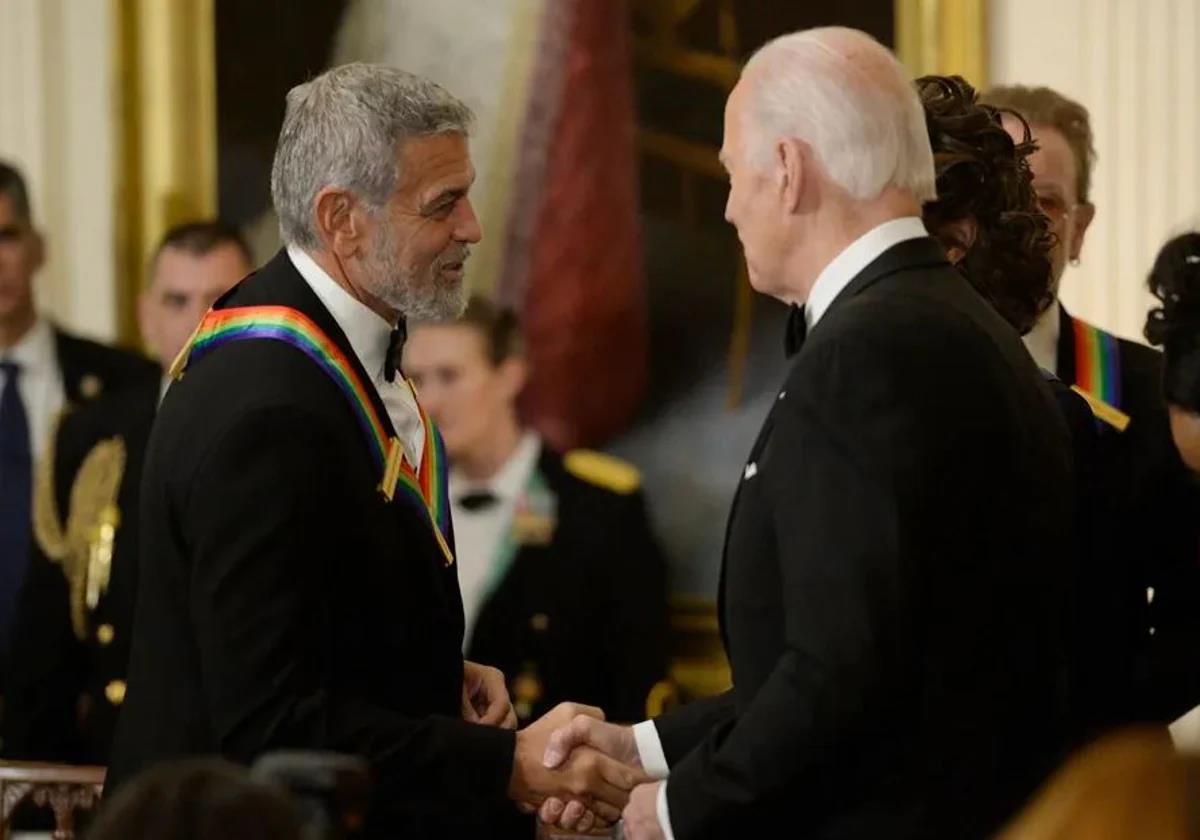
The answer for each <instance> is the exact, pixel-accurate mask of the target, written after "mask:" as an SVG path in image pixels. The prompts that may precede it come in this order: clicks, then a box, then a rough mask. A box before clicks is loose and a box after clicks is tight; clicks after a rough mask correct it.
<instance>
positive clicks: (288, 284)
mask: <svg viewBox="0 0 1200 840" xmlns="http://www.w3.org/2000/svg"><path fill="white" fill-rule="evenodd" d="M271 305H275V306H290V307H291V308H292V309H295V310H297V311H299V312H301V313H303V314H305V315H307V316H308V317H309V318H311V319H312V321H313V323H315V324H316V325H317V326H318V327H320V329H321V332H323V333H325V335H327V336H328V337H329V340H330V341H332V342H333V343H334V344H335V345H337V347H338V349H339V350H341V351H342V352H343V353H344V354H345V355H346V358H347V359H349V360H350V365H351V366H352V367H353V368H354V372H355V373H357V374H358V376H359V378H361V379H362V381H363V385H364V387H366V389H367V394H368V396H369V397H370V399H371V404H372V405H374V406H375V411H376V412H377V413H378V414H379V418H380V420H381V421H382V422H383V425H384V430H385V431H386V432H387V434H388V437H395V436H396V429H395V428H394V427H393V426H392V418H391V417H390V416H389V415H388V412H387V407H386V406H385V405H384V404H383V400H382V399H381V398H380V396H379V392H378V391H377V390H376V389H375V383H374V381H373V380H372V379H371V377H370V376H369V375H368V374H367V371H366V369H365V368H364V367H363V366H362V361H361V360H360V359H359V358H358V355H357V354H356V353H355V352H354V348H353V347H351V346H350V339H348V338H347V337H346V333H345V332H343V331H342V328H341V327H340V326H338V323H337V321H336V320H335V319H334V317H333V315H332V314H330V312H329V310H328V309H326V308H325V304H323V303H321V299H320V298H318V297H317V295H316V292H314V291H313V290H312V289H311V288H310V287H309V285H308V283H307V282H306V281H305V279H304V278H303V277H301V276H300V272H299V271H297V270H296V266H294V265H292V261H291V259H290V258H289V257H288V255H287V251H286V250H280V252H279V253H278V254H276V255H275V257H274V258H273V259H272V260H271V261H270V262H269V263H267V264H266V265H264V266H263V267H262V268H260V269H259V270H258V271H256V272H255V273H254V274H251V275H250V276H249V277H247V278H246V279H245V280H243V281H242V282H241V283H239V284H238V285H237V286H235V287H234V288H233V289H232V290H231V291H229V292H228V293H226V294H225V295H224V296H223V297H222V298H220V299H219V300H218V301H217V302H216V304H214V308H215V309H231V308H233V307H238V306H271Z"/></svg>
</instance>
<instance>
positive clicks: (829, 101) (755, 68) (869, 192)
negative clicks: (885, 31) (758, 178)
mask: <svg viewBox="0 0 1200 840" xmlns="http://www.w3.org/2000/svg"><path fill="white" fill-rule="evenodd" d="M738 87H739V88H740V89H742V90H741V91H739V96H740V97H741V100H742V103H743V104H744V110H743V115H744V118H745V120H746V122H747V124H746V133H747V144H748V147H749V148H748V152H749V154H750V155H751V159H752V161H753V162H754V163H756V164H758V165H759V166H766V165H769V163H770V161H771V158H772V149H773V148H774V146H775V145H776V144H777V143H778V142H779V141H781V140H785V139H796V140H801V141H803V142H804V143H806V144H808V146H809V147H810V148H811V149H812V150H813V152H814V154H815V156H816V158H817V160H819V161H820V163H821V165H822V167H823V168H824V170H825V172H826V174H827V175H828V177H829V178H830V180H831V181H832V182H833V183H834V184H836V185H837V186H839V187H840V188H841V189H843V190H845V192H846V193H847V194H848V195H849V196H850V197H851V198H853V199H856V200H859V201H869V200H871V199H873V198H875V197H876V196H878V195H879V194H880V193H881V192H883V191H884V190H885V189H887V188H889V187H893V188H897V189H900V190H903V191H905V192H908V193H911V195H912V197H913V198H914V199H915V200H916V201H917V202H925V201H928V200H930V199H932V198H934V197H935V194H936V193H935V187H934V183H935V182H934V170H933V153H932V151H931V150H930V147H929V136H928V134H927V132H926V129H925V116H924V112H923V111H922V109H921V102H920V100H919V99H918V98H917V94H916V91H915V90H914V89H913V85H912V79H911V77H910V76H909V75H908V73H907V72H906V71H905V69H904V67H903V66H902V65H901V64H900V62H898V61H897V60H896V58H895V56H893V55H892V54H891V52H889V51H888V50H887V48H885V47H884V46H883V45H882V44H880V43H879V42H878V41H876V40H875V39H873V38H871V37H870V36H869V35H867V34H866V33H863V32H859V31H858V30H855V29H846V28H842V27H825V28H820V29H808V30H805V31H803V32H796V33H793V34H791V35H784V36H783V37H780V38H776V39H775V40H774V41H771V42H770V43H769V44H767V45H766V46H764V47H763V48H762V49H760V50H759V51H758V52H757V53H755V54H754V56H753V57H751V59H750V61H749V62H748V63H747V64H746V68H745V71H744V73H743V75H742V80H741V81H740V82H739V83H738Z"/></svg>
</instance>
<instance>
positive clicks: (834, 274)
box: [804, 216, 929, 330]
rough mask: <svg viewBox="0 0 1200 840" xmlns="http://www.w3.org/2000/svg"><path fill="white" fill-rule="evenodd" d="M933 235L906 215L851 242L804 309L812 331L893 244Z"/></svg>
mask: <svg viewBox="0 0 1200 840" xmlns="http://www.w3.org/2000/svg"><path fill="white" fill-rule="evenodd" d="M928 235H929V232H928V231H926V230H925V225H924V223H923V222H922V221H921V220H920V219H919V218H917V217H916V216H902V217H901V218H899V219H892V220H890V221H887V222H884V223H883V224H881V225H878V226H877V227H873V228H871V229H870V230H869V231H867V232H866V233H864V234H863V235H862V236H860V237H859V238H858V239H856V240H854V241H853V242H851V243H850V244H849V245H848V246H847V247H846V249H845V250H844V251H842V252H841V253H840V254H838V255H837V256H836V257H834V258H833V259H832V260H831V261H830V262H829V265H827V266H825V268H824V269H823V270H822V271H821V273H820V274H818V275H817V280H816V282H815V283H813V287H812V291H810V292H809V293H808V301H807V302H806V303H805V306H804V320H805V321H807V322H808V328H809V329H810V330H811V329H812V328H813V327H814V326H815V325H816V323H817V321H819V320H821V316H822V315H824V314H825V312H826V311H827V310H828V309H829V307H830V305H832V304H833V302H834V300H836V299H837V296H838V295H840V294H841V293H842V290H843V289H845V288H846V287H847V286H848V285H850V281H851V280H853V279H854V278H855V277H857V276H858V275H859V274H860V273H861V272H862V270H863V269H864V268H866V267H867V266H868V265H870V264H871V263H872V262H874V261H875V258H876V257H878V256H879V255H880V254H882V253H883V252H884V251H886V250H888V249H889V248H891V247H892V246H893V245H898V244H900V243H901V242H907V241H908V240H910V239H922V238H924V237H926V236H928Z"/></svg>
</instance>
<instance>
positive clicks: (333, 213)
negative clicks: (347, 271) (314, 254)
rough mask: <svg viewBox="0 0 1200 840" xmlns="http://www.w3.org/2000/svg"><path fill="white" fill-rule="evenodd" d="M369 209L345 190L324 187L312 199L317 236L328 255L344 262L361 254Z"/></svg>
mask: <svg viewBox="0 0 1200 840" xmlns="http://www.w3.org/2000/svg"><path fill="white" fill-rule="evenodd" d="M365 212H366V209H365V208H364V207H363V206H362V205H361V204H360V203H359V201H358V200H357V199H356V198H355V197H354V196H353V195H352V194H351V193H349V192H347V191H346V190H343V189H340V188H338V187H324V188H322V189H321V191H320V192H318V193H317V195H316V197H315V198H314V199H313V217H314V220H315V221H316V228H317V236H318V238H320V240H321V243H322V244H323V245H324V246H325V249H326V250H327V251H330V252H332V253H334V254H336V255H337V256H338V257H340V258H342V259H347V258H350V257H353V256H355V255H357V254H358V253H359V251H360V250H361V248H362V245H363V241H364V239H365V237H366V225H365V224H364V219H363V214H364V213H365Z"/></svg>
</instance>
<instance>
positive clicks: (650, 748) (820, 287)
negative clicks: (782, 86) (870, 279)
mask: <svg viewBox="0 0 1200 840" xmlns="http://www.w3.org/2000/svg"><path fill="white" fill-rule="evenodd" d="M928 235H929V233H928V231H926V230H925V224H924V223H923V222H922V221H921V220H920V219H919V218H917V217H916V216H903V217H901V218H899V219H892V220H891V221H887V222H884V223H883V224H881V225H878V226H876V227H874V228H872V229H871V230H869V231H867V232H866V233H864V234H863V235H862V236H860V237H859V238H858V239H856V240H854V241H853V242H851V243H850V245H848V246H847V247H846V248H845V249H844V250H843V251H842V252H841V253H839V254H838V255H837V256H836V257H834V258H833V259H832V260H830V262H829V265H827V266H825V268H824V269H822V270H821V273H820V274H818V275H817V279H816V281H815V282H814V283H813V286H812V289H811V290H810V291H809V293H808V301H807V302H806V303H805V307H804V319H805V322H806V323H807V325H808V328H809V329H810V330H811V329H812V328H813V327H814V326H815V325H816V323H817V322H818V321H820V320H821V316H823V315H824V314H825V313H826V312H827V311H828V310H829V307H830V305H832V304H833V302H834V301H835V300H836V299H837V296H838V295H840V294H841V293H842V291H843V290H844V289H845V288H846V287H847V286H849V285H850V282H851V281H852V280H854V278H855V277H857V276H858V275H859V274H860V273H861V272H862V270H863V269H864V268H866V267H867V266H868V265H870V264H871V263H873V262H874V261H875V260H876V259H877V258H878V257H879V256H880V255H882V254H883V252H884V251H887V250H888V249H889V248H891V247H893V246H895V245H899V244H900V243H901V242H907V241H908V240H910V239H921V238H924V237H926V236H928ZM633 736H634V740H635V741H636V742H637V750H638V758H639V759H640V760H641V762H642V769H643V770H645V771H646V773H647V774H648V775H650V776H653V777H654V778H656V779H666V778H667V776H668V775H669V773H670V768H669V767H668V766H667V759H666V754H665V753H664V752H663V748H662V740H661V739H660V738H659V737H658V730H657V729H656V728H655V726H654V721H651V720H646V721H642V722H641V723H639V724H637V725H635V726H634V727H633ZM657 811H658V824H659V826H660V827H661V828H662V832H663V835H665V836H666V838H667V840H675V834H674V832H672V831H671V812H670V809H669V808H668V807H667V783H666V782H665V781H664V782H663V784H662V786H661V787H659V789H658V802H657Z"/></svg>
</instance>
